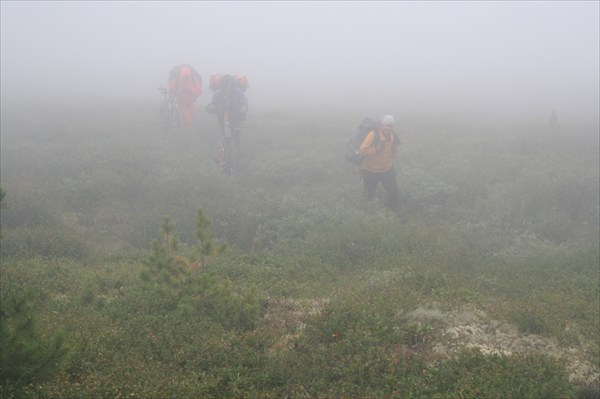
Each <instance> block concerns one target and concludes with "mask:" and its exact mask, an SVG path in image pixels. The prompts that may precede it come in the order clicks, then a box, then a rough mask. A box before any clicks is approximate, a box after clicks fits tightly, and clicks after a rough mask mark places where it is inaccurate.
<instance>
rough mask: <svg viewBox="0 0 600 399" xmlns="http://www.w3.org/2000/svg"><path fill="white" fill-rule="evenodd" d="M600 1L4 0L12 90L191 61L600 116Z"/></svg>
mask: <svg viewBox="0 0 600 399" xmlns="http://www.w3.org/2000/svg"><path fill="white" fill-rule="evenodd" d="M599 4H600V3H599V2H597V1H547V2H546V1H535V2H513V1H506V2H502V1H499V2H488V1H481V2H477V1H473V2H452V1H449V2H436V1H423V2H404V1H401V2H387V1H386V2H360V1H359V2H337V1H336V2H253V1H249V2H143V1H140V2H137V1H136V2H108V1H107V2H83V1H82V2H62V1H60V2H56V1H54V2H53V1H44V2H16V1H2V2H1V7H2V8H1V16H2V21H1V22H2V23H1V26H2V36H1V37H2V54H1V56H2V101H3V103H4V104H5V105H6V104H7V103H11V102H13V101H14V100H16V99H21V98H26V99H31V98H43V97H46V98H48V97H49V98H58V97H62V96H81V95H83V96H94V97H96V96H100V97H119V98H143V99H154V98H158V93H157V90H156V89H157V87H158V86H159V85H160V84H164V83H165V81H166V77H167V74H168V71H169V69H170V68H171V67H172V66H173V65H176V64H180V63H190V64H191V65H193V66H194V67H195V68H196V69H197V70H198V71H199V72H200V74H201V75H202V77H203V79H204V93H203V95H202V96H201V97H200V99H199V103H200V105H202V104H205V103H206V102H208V100H209V96H210V90H209V88H208V79H209V77H210V75H211V74H214V73H234V74H245V75H247V76H248V78H249V81H250V89H249V91H248V95H249V98H250V101H251V103H252V105H253V106H256V107H258V106H278V107H288V106H289V107H293V106H296V105H314V106H323V107H338V106H342V107H345V106H348V107H356V106H359V107H360V106H362V105H371V106H389V107H390V108H391V109H393V110H394V112H400V113H407V114H409V113H411V112H425V113H432V114H435V113H440V112H462V113H465V114H472V115H486V114H493V115H500V116H502V117H511V116H512V115H514V116H515V117H516V116H524V115H529V116H533V117H538V116H540V117H544V118H546V117H547V116H549V115H550V112H551V111H552V109H556V110H557V111H558V112H559V115H560V116H561V118H563V119H571V120H579V121H581V120H584V119H585V120H590V121H591V122H593V123H595V124H597V120H598V107H599V88H598V87H599V78H598V75H599Z"/></svg>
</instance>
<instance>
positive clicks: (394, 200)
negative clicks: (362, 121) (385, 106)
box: [358, 115, 400, 212]
mask: <svg viewBox="0 0 600 399" xmlns="http://www.w3.org/2000/svg"><path fill="white" fill-rule="evenodd" d="M394 123H395V121H394V117H393V116H391V115H384V116H383V117H382V118H381V120H380V123H378V124H377V125H375V126H373V128H372V129H371V130H370V131H369V132H368V133H367V134H366V137H365V138H364V140H363V141H362V143H361V144H360V147H359V148H358V153H359V155H360V170H361V173H362V179H363V184H364V190H365V196H366V199H367V201H370V200H371V199H372V198H373V195H374V194H375V190H376V189H377V185H378V184H379V182H381V185H382V186H383V188H384V189H385V191H386V192H387V198H386V206H387V207H388V208H389V209H391V210H392V211H394V212H396V211H397V209H398V183H397V180H396V171H395V169H394V158H395V157H396V154H397V152H398V145H399V144H400V140H399V139H398V136H397V135H396V134H395V133H394Z"/></svg>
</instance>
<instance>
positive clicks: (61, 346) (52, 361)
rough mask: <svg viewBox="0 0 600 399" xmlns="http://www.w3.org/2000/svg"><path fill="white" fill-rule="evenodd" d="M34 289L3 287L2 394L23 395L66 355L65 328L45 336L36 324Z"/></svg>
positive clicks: (0, 334)
mask: <svg viewBox="0 0 600 399" xmlns="http://www.w3.org/2000/svg"><path fill="white" fill-rule="evenodd" d="M33 301H34V298H33V293H32V291H31V290H27V291H23V292H17V291H15V290H6V291H4V290H3V291H2V295H1V297H0V385H1V389H2V397H6V398H9V397H19V396H21V395H22V394H23V389H24V387H25V386H27V385H28V384H30V383H32V382H41V381H43V380H44V378H49V377H50V376H51V374H52V373H53V372H54V373H55V372H56V371H57V370H58V368H59V367H60V364H61V362H63V361H64V360H65V359H66V355H67V353H68V348H67V346H66V343H65V334H64V332H60V331H59V332H57V333H56V334H54V335H53V336H51V337H48V338H46V337H44V336H42V335H41V334H40V332H39V331H38V329H37V327H36V319H35V318H34V315H33V312H32V306H33Z"/></svg>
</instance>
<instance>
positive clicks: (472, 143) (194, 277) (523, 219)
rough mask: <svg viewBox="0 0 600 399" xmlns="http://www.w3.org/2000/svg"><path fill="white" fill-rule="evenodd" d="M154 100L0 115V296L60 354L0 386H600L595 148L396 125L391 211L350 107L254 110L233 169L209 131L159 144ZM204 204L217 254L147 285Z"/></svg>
mask: <svg viewBox="0 0 600 399" xmlns="http://www.w3.org/2000/svg"><path fill="white" fill-rule="evenodd" d="M154 105H156V104H148V103H139V104H132V103H130V104H122V105H121V106H118V105H117V104H111V103H102V102H89V103H86V104H82V105H79V106H75V105H65V106H63V107H59V106H49V105H43V106H42V105H38V106H37V107H34V108H33V109H32V112H31V113H28V114H25V113H23V112H21V110H20V109H18V108H14V109H11V108H8V107H7V106H5V105H3V112H2V148H1V151H2V158H1V162H2V164H1V166H2V168H1V177H2V188H3V189H4V190H6V193H7V194H6V196H5V197H4V198H3V199H2V203H3V205H4V204H8V205H9V207H8V208H5V209H2V226H1V227H2V238H1V246H0V255H1V257H2V265H1V270H2V278H1V279H0V292H2V301H3V303H2V304H3V306H7V305H6V304H7V303H8V302H7V300H6V299H5V298H7V295H8V293H10V292H18V291H22V290H25V289H26V288H29V289H31V290H32V291H33V292H34V293H35V295H33V296H32V297H31V298H29V299H28V301H29V302H28V303H29V309H31V312H32V316H33V317H34V319H35V334H34V335H33V336H34V337H35V339H36V340H37V342H40V343H41V344H48V343H51V342H53V341H52V340H53V339H54V338H53V337H55V336H56V334H58V333H60V332H61V331H62V332H63V334H64V343H65V348H67V349H68V356H65V357H64V358H63V359H61V360H60V361H58V360H57V361H56V362H55V364H54V365H53V367H51V368H50V370H49V372H44V373H39V374H35V375H27V378H26V379H22V380H19V381H15V380H14V378H13V379H12V380H10V381H9V382H7V383H4V384H3V387H2V388H3V390H2V394H3V397H30V398H42V397H44V398H47V397H52V398H73V397H218V398H224V397H261V398H268V397H278V398H279V397H332V398H333V397H390V398H396V397H397V398H405V397H415V398H448V397H457V398H459V397H507V398H510V397H513V398H521V397H532V398H535V397H539V398H548V397H561V398H588V397H594V396H597V394H598V391H599V386H600V383H599V381H598V379H599V369H600V348H599V344H598V342H600V340H599V338H600V336H599V334H600V315H599V312H598V308H599V307H600V288H599V287H600V281H599V272H600V265H599V255H598V253H599V250H598V245H597V242H598V219H599V216H598V190H597V185H598V183H597V181H598V154H597V152H593V151H590V144H589V143H578V142H571V143H569V144H568V145H565V144H561V142H558V141H553V140H547V139H546V138H545V137H543V136H542V135H541V133H537V132H535V131H531V130H528V131H522V132H519V131H517V130H516V129H517V128H516V127H515V130H511V131H507V132H504V131H502V132H500V133H506V134H500V135H495V136H492V135H487V134H481V131H479V130H478V129H480V127H479V126H478V127H477V128H476V129H475V128H472V127H469V126H461V125H460V124H456V123H451V122H448V123H446V124H444V123H443V122H440V121H434V122H428V121H423V120H409V119H407V120H405V121H403V124H402V125H401V132H400V135H401V138H402V142H403V146H402V148H401V152H400V158H399V160H398V169H399V176H398V180H399V184H400V186H401V204H402V207H401V214H400V218H398V217H396V216H394V215H392V214H390V213H388V212H387V211H386V210H385V209H383V206H382V203H383V200H384V198H383V192H382V191H381V189H380V191H378V193H377V196H376V198H375V200H374V201H373V203H370V204H365V203H364V202H363V201H362V199H361V197H360V194H361V191H362V187H361V184H362V182H361V181H360V180H359V178H358V175H357V170H356V168H355V167H354V166H352V165H350V164H348V163H346V162H345V161H344V160H343V145H344V143H345V140H347V139H348V137H349V136H350V134H351V133H352V130H353V129H355V125H356V124H357V123H360V121H361V120H362V117H363V116H364V115H361V114H355V113H354V112H352V111H346V112H338V113H335V114H334V116H335V117H333V118H332V117H331V114H327V113H318V112H313V111H308V110H303V111H298V112H291V111H276V110H265V111H261V110H257V111H255V112H254V113H252V114H251V115H250V116H249V120H248V121H247V124H246V128H245V132H244V139H243V145H244V154H243V158H242V161H241V162H242V165H243V168H241V170H240V173H239V174H238V175H237V176H233V177H232V178H230V179H227V178H226V177H225V176H224V175H222V174H221V173H220V170H219V168H218V165H217V164H216V162H215V156H216V154H217V151H218V146H219V143H218V136H217V129H216V121H214V120H212V119H210V118H209V116H208V115H207V114H204V113H199V115H198V124H197V126H196V127H195V128H193V129H181V130H179V131H175V132H170V133H168V134H165V133H163V132H161V131H160V130H159V129H158V127H157V126H156V123H155V119H156V118H155V115H154V113H155V112H154V111H155V108H156V107H154ZM125 110H126V111H127V112H125ZM326 114H327V115H326ZM338 114H339V115H338ZM473 129H474V130H475V131H473ZM499 129H501V128H499V127H491V128H490V130H494V131H495V132H496V133H498V132H497V130H499ZM542 130H543V129H541V128H540V131H542ZM199 208H201V209H202V210H203V212H204V215H205V216H206V217H207V218H208V219H210V222H211V224H210V230H211V233H212V234H213V237H214V240H215V244H214V245H215V247H216V246H219V245H220V244H227V247H228V249H227V250H226V251H224V252H221V253H218V254H216V253H212V254H210V255H207V257H206V259H205V260H206V261H205V262H204V266H205V267H203V268H202V269H200V270H197V271H195V272H193V273H191V274H189V275H188V274H186V273H188V272H185V273H183V272H181V273H179V274H177V276H178V277H177V278H178V279H179V280H177V281H179V283H178V284H174V285H173V284H171V283H172V281H174V280H172V278H173V277H172V276H171V277H170V276H169V274H168V273H167V274H165V275H160V273H161V272H160V270H162V269H160V268H158V269H157V270H159V271H157V272H155V273H154V274H153V273H150V276H149V278H146V279H145V280H144V279H142V278H140V276H141V275H146V276H147V277H148V272H149V269H148V266H149V264H153V263H152V262H158V263H156V264H160V265H167V266H168V268H174V267H182V268H184V269H185V268H186V267H187V266H189V265H186V264H185V261H184V260H185V259H192V258H193V256H194V254H197V247H196V245H197V231H196V229H197V226H196V224H195V221H194V218H195V216H196V212H197V210H198V209H199ZM166 215H168V216H169V218H170V221H172V223H173V230H174V232H175V233H177V235H178V237H179V246H177V247H173V248H172V251H173V252H172V253H170V255H169V256H172V257H171V258H165V254H164V253H163V252H160V251H158V252H154V255H152V254H153V252H152V251H153V250H152V247H151V242H152V241H154V240H159V242H160V239H161V221H164V219H163V217H164V216H166ZM155 251H156V250H155ZM207 254H208V252H207ZM153 256H154V257H153ZM161 262H162V263H161ZM177 262H179V263H177ZM190 262H191V261H190ZM176 264H177V265H179V266H175V265H176ZM168 268H167V269H166V270H171V269H168ZM182 270H183V269H182ZM186 270H187V269H186ZM160 276H162V277H160ZM182 276H185V277H182ZM161 290H162V291H161ZM14 320H15V319H14V318H13V319H12V321H11V318H10V317H8V318H3V321H2V329H3V331H8V330H6V326H8V325H9V324H8V323H13V322H14ZM12 366H13V365H7V364H0V370H1V371H2V372H3V373H4V370H7V369H8V368H9V367H12ZM23 375H25V374H23Z"/></svg>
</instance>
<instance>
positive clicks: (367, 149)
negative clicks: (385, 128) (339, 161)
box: [358, 130, 377, 157]
mask: <svg viewBox="0 0 600 399" xmlns="http://www.w3.org/2000/svg"><path fill="white" fill-rule="evenodd" d="M373 140H375V130H371V131H370V132H369V134H367V137H365V139H364V140H363V142H362V144H361V145H360V148H359V149H358V152H359V153H360V156H361V157H368V156H371V155H375V154H376V153H377V148H375V146H374V145H373Z"/></svg>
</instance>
